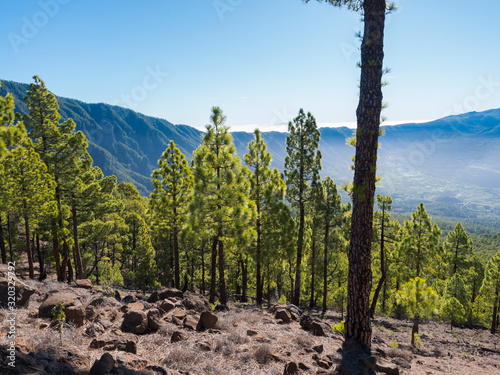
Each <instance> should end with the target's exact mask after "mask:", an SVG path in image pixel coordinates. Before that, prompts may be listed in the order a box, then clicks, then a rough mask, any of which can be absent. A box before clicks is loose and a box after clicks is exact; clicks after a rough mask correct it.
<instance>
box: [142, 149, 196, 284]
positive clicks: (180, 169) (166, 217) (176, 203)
mask: <svg viewBox="0 0 500 375" xmlns="http://www.w3.org/2000/svg"><path fill="white" fill-rule="evenodd" d="M152 178H153V186H154V191H153V193H152V194H151V196H150V199H149V205H150V208H151V212H152V214H153V222H154V224H155V225H156V226H158V227H161V228H163V229H166V230H170V232H171V234H172V236H173V247H174V249H173V250H174V286H175V287H176V288H180V287H181V285H180V266H179V232H180V230H181V229H182V226H183V225H184V222H185V219H186V217H187V209H188V204H189V200H190V194H191V190H192V188H193V174H192V171H191V168H190V167H189V164H188V162H187V160H186V157H185V156H184V154H183V153H182V152H181V151H180V150H179V149H178V148H177V147H176V146H175V143H174V141H170V145H169V146H168V148H167V149H166V150H165V152H164V153H163V154H162V157H161V159H160V160H158V169H156V170H155V171H154V172H153V174H152Z"/></svg>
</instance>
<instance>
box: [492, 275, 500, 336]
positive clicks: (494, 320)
mask: <svg viewBox="0 0 500 375" xmlns="http://www.w3.org/2000/svg"><path fill="white" fill-rule="evenodd" d="M499 292H500V291H499V283H498V282H497V284H496V287H495V301H494V302H493V315H492V318H491V329H490V332H491V334H492V335H493V334H495V333H496V331H497V314H498V302H499V298H498V296H499Z"/></svg>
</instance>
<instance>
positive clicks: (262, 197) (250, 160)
mask: <svg viewBox="0 0 500 375" xmlns="http://www.w3.org/2000/svg"><path fill="white" fill-rule="evenodd" d="M254 136H255V139H254V140H252V141H250V142H249V143H248V153H247V154H245V163H246V165H247V166H248V167H249V168H251V170H252V173H251V175H250V176H249V180H250V187H251V198H252V200H253V201H254V202H255V207H256V210H257V218H256V221H255V229H256V234H257V238H256V245H255V253H254V257H255V268H256V271H255V272H256V274H255V280H256V302H257V304H258V305H259V306H260V305H261V304H262V295H263V277H262V241H263V240H262V235H263V232H265V229H262V225H265V224H266V221H265V217H266V216H267V213H268V212H269V211H270V210H271V209H272V208H273V206H274V205H276V204H277V202H278V201H279V200H280V199H283V197H284V193H285V182H284V181H283V179H282V177H281V174H280V172H279V171H278V170H277V169H273V170H271V169H270V168H269V166H270V165H271V161H272V157H271V154H270V153H269V152H268V151H267V146H266V144H265V142H264V140H263V139H262V136H261V134H260V130H258V129H256V130H255V131H254Z"/></svg>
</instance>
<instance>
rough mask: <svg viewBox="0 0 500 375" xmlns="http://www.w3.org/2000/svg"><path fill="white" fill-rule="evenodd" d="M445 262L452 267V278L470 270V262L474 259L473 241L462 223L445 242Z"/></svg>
mask: <svg viewBox="0 0 500 375" xmlns="http://www.w3.org/2000/svg"><path fill="white" fill-rule="evenodd" d="M443 247H444V251H445V260H446V261H447V263H448V264H449V265H450V271H449V272H450V273H449V274H450V276H452V275H454V274H455V273H457V272H458V273H463V271H465V270H466V269H467V268H468V262H467V261H468V260H469V259H470V258H472V256H473V255H474V254H473V251H472V240H471V239H470V238H469V236H468V235H467V233H466V232H465V230H464V227H463V226H462V224H461V223H458V224H457V225H456V227H455V229H454V230H452V231H451V232H450V233H448V236H446V240H445V242H444V245H443Z"/></svg>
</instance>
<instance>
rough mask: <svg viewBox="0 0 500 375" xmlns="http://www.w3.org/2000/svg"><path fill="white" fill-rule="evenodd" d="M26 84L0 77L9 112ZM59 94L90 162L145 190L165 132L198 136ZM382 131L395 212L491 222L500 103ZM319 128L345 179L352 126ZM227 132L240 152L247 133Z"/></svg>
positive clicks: (326, 152) (339, 178) (19, 105)
mask: <svg viewBox="0 0 500 375" xmlns="http://www.w3.org/2000/svg"><path fill="white" fill-rule="evenodd" d="M27 88H28V85H26V84H21V83H16V82H11V81H2V87H1V88H0V94H1V95H5V93H6V92H11V93H12V94H13V95H14V97H15V102H16V111H18V112H20V113H25V112H26V106H25V104H24V102H23V101H22V98H23V97H24V95H25V92H26V89H27ZM58 101H59V105H60V107H61V108H60V112H61V115H62V117H63V119H67V118H70V117H71V118H73V119H74V120H75V122H76V124H77V130H82V131H83V132H84V134H85V135H86V136H87V137H88V139H89V144H90V147H89V151H90V153H91V155H92V157H93V158H94V163H95V164H96V165H98V166H100V167H101V168H102V169H103V171H104V173H105V174H115V175H116V176H117V177H118V179H119V180H123V181H129V182H133V183H134V184H136V186H137V187H138V188H139V190H140V192H141V193H142V194H144V195H147V194H148V193H149V192H150V190H151V183H150V179H149V176H150V174H151V172H152V170H153V169H154V168H155V166H156V162H157V160H158V158H159V157H160V155H161V153H162V152H163V151H164V149H165V148H166V147H167V145H168V142H169V141H170V140H171V139H173V140H174V141H175V143H176V144H177V145H178V146H179V148H180V149H181V151H182V152H184V153H185V154H186V155H187V156H188V158H190V157H191V155H192V152H193V150H195V149H196V147H197V146H198V145H199V143H200V142H201V135H202V132H201V131H199V130H196V129H194V128H192V127H190V126H187V125H174V124H172V123H170V122H168V121H167V120H164V119H159V118H154V117H150V116H146V115H143V114H140V113H137V112H135V111H132V110H130V109H126V108H122V107H118V106H112V105H108V104H103V103H98V104H88V103H83V102H81V101H78V100H74V99H68V98H61V97H58ZM208 110H209V109H207V116H208ZM230 124H231V122H230V119H229V125H230ZM384 130H385V135H384V136H383V137H382V138H381V140H380V142H381V148H380V150H379V157H380V159H379V172H378V173H379V175H380V176H382V181H381V182H380V183H379V186H378V193H381V194H386V195H392V197H393V199H394V205H393V206H394V211H395V212H400V213H404V212H412V211H413V210H414V209H415V207H416V206H417V205H418V203H419V202H421V201H422V202H424V203H425V205H426V207H427V209H428V211H429V212H430V213H431V214H433V215H440V216H443V217H448V218H454V219H460V220H464V219H473V220H475V219H478V218H479V219H481V218H483V219H485V221H486V222H487V226H489V227H490V228H498V226H499V222H500V220H499V219H500V214H499V213H500V167H499V165H500V142H499V138H500V109H492V110H489V111H485V112H480V113H476V112H471V113H466V114H462V115H458V116H450V117H446V118H442V119H439V120H436V121H432V122H428V123H424V124H405V125H398V126H386V127H384ZM321 133H322V137H321V142H320V149H321V152H322V154H323V171H322V174H323V176H327V175H328V176H332V177H333V178H334V180H335V181H336V182H337V183H339V184H342V183H344V182H347V181H349V180H350V179H351V178H352V171H351V170H350V168H349V166H350V165H351V163H352V162H351V160H350V157H351V156H352V155H353V154H354V149H353V148H351V147H349V146H347V145H346V142H345V141H346V138H348V137H350V136H351V135H352V133H353V130H352V129H348V128H322V129H321ZM232 134H233V136H234V141H235V145H236V147H237V150H238V154H239V155H241V156H242V155H243V154H244V153H245V152H246V147H247V143H248V142H249V141H250V140H251V139H252V134H251V133H245V132H234V133H232ZM286 136H287V134H286V133H282V132H267V133H264V134H263V138H264V140H265V141H266V143H267V145H268V149H269V150H270V152H271V154H272V155H273V166H274V167H277V168H279V169H280V170H282V168H283V162H284V158H285V156H286V150H285V139H286ZM492 219H493V220H492Z"/></svg>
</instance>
